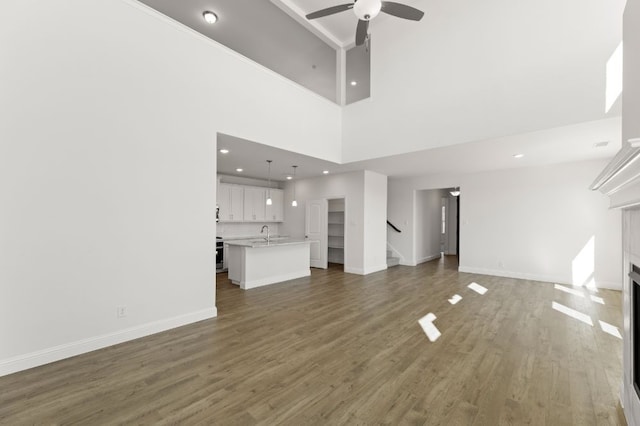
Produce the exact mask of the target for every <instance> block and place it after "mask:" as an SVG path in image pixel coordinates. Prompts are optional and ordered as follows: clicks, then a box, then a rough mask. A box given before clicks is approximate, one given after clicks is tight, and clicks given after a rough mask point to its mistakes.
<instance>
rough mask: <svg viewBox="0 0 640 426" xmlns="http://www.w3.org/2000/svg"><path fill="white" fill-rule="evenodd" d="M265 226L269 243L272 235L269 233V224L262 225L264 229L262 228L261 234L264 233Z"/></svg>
mask: <svg viewBox="0 0 640 426" xmlns="http://www.w3.org/2000/svg"><path fill="white" fill-rule="evenodd" d="M264 228H267V244H269V242H270V240H271V237H270V235H269V225H262V229H261V230H260V233H261V234H264Z"/></svg>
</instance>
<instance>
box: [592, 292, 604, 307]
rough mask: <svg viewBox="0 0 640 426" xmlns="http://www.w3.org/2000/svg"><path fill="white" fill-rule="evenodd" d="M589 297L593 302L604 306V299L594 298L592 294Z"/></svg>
mask: <svg viewBox="0 0 640 426" xmlns="http://www.w3.org/2000/svg"><path fill="white" fill-rule="evenodd" d="M590 297H591V300H593V301H594V302H596V303H599V304H601V305H604V299H603V298H602V297H598V296H594V295H593V294H592V295H590Z"/></svg>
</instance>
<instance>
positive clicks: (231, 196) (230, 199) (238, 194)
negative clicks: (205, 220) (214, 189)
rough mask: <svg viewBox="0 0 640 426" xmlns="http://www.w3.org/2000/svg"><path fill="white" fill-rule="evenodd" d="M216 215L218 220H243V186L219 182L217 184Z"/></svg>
mask: <svg viewBox="0 0 640 426" xmlns="http://www.w3.org/2000/svg"><path fill="white" fill-rule="evenodd" d="M218 208H219V212H218V217H219V219H220V222H242V221H243V220H244V216H243V214H244V187H243V186H240V185H231V184H228V183H221V184H219V185H218Z"/></svg>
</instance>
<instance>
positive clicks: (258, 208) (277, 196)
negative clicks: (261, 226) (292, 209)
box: [218, 183, 284, 222]
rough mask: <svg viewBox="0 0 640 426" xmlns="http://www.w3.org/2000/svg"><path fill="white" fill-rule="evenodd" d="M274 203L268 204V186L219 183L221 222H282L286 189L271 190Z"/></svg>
mask: <svg viewBox="0 0 640 426" xmlns="http://www.w3.org/2000/svg"><path fill="white" fill-rule="evenodd" d="M270 192H271V200H272V201H273V204H271V205H270V206H267V196H268V194H269V189H268V188H262V187H255V186H245V185H235V184H230V183H220V184H218V208H219V211H218V218H219V220H220V222H282V221H283V220H284V191H283V190H282V189H274V188H272V189H271V190H270Z"/></svg>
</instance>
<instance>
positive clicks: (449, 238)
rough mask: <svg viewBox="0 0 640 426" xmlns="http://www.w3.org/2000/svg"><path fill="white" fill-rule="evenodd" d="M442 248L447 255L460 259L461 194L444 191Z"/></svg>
mask: <svg viewBox="0 0 640 426" xmlns="http://www.w3.org/2000/svg"><path fill="white" fill-rule="evenodd" d="M441 232H442V234H441V240H440V242H441V245H440V247H441V250H442V254H443V255H446V256H456V257H457V259H458V262H457V263H459V259H460V195H459V194H458V195H456V196H454V195H452V194H451V192H450V191H449V190H444V191H443V197H442V204H441Z"/></svg>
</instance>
